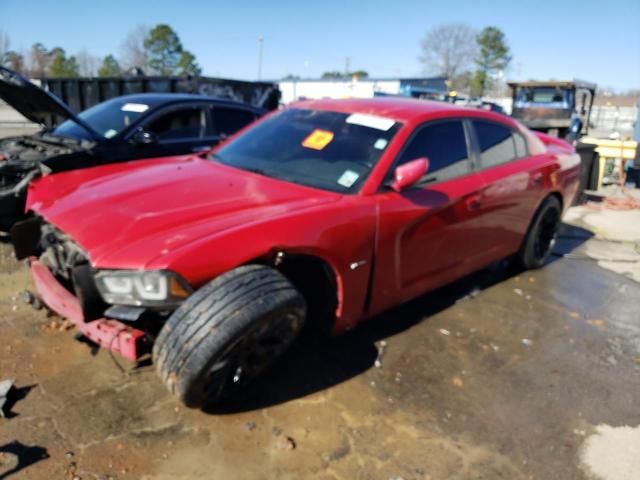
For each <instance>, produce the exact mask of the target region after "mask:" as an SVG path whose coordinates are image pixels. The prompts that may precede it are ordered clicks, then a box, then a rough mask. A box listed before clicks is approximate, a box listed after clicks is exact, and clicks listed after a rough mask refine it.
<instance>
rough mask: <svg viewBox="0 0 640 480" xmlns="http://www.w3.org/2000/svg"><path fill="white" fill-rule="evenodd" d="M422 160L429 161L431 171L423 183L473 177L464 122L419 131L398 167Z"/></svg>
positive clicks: (446, 122)
mask: <svg viewBox="0 0 640 480" xmlns="http://www.w3.org/2000/svg"><path fill="white" fill-rule="evenodd" d="M420 157H427V158H428V159H429V171H428V172H427V174H426V176H425V178H424V179H423V181H425V182H439V181H442V180H448V179H451V178H455V177H460V176H462V175H466V174H467V173H469V172H470V164H469V152H468V151H467V142H466V138H465V134H464V126H463V124H462V121H461V120H454V121H445V122H438V123H434V124H432V125H429V124H427V125H426V126H424V127H422V128H420V127H419V130H418V132H417V133H416V134H415V135H414V136H413V138H412V139H411V140H409V144H408V145H407V147H406V148H405V150H404V151H403V152H402V154H401V155H400V158H399V159H398V162H397V163H396V166H397V165H402V164H403V163H407V162H410V161H411V160H415V159H416V158H420Z"/></svg>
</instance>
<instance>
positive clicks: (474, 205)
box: [464, 195, 482, 211]
mask: <svg viewBox="0 0 640 480" xmlns="http://www.w3.org/2000/svg"><path fill="white" fill-rule="evenodd" d="M481 200H482V198H481V197H480V195H471V196H469V197H467V198H466V199H465V201H464V204H465V205H466V206H467V210H471V211H473V210H478V209H479V208H480V205H481V204H482V201H481Z"/></svg>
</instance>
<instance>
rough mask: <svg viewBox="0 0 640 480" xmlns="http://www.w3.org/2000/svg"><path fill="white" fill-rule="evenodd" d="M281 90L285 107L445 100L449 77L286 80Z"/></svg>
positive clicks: (281, 84) (282, 83)
mask: <svg viewBox="0 0 640 480" xmlns="http://www.w3.org/2000/svg"><path fill="white" fill-rule="evenodd" d="M279 87H280V91H281V92H282V98H281V101H282V103H289V102H293V101H295V100H302V99H305V98H309V99H319V98H371V97H375V96H384V95H401V96H405V97H414V98H439V99H442V98H444V96H445V95H446V93H447V85H446V77H431V78H398V79H374V78H364V79H357V78H354V79H351V80H283V81H281V82H279Z"/></svg>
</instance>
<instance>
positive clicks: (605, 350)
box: [0, 207, 640, 480]
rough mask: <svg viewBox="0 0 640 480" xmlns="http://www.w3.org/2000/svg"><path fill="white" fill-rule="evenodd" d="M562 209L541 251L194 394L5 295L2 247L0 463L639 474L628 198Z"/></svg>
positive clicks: (385, 474) (283, 475)
mask: <svg viewBox="0 0 640 480" xmlns="http://www.w3.org/2000/svg"><path fill="white" fill-rule="evenodd" d="M620 215H622V217H620ZM567 218H568V220H569V221H570V222H571V223H572V224H573V225H569V224H567V225H565V226H564V228H563V232H562V236H561V238H560V240H559V242H558V244H557V245H556V248H555V253H554V256H553V261H552V262H551V263H550V264H549V265H548V266H546V267H545V268H543V269H541V270H538V271H535V272H524V273H513V272H512V271H511V270H510V269H509V268H506V267H505V266H495V267H492V268H490V269H487V270H485V271H482V272H479V273H477V274H474V275H472V276H470V277H467V278H465V279H463V280H461V281H459V282H457V283H455V284H453V285H450V286H448V287H446V288H443V289H441V290H439V291H437V292H433V293H431V294H428V295H426V296H424V297H422V298H420V299H418V300H416V301H414V302H411V303H410V304H407V305H405V306H402V307H400V308H398V309H395V310H393V311H390V312H388V313H387V314H385V315H383V316H381V317H379V318H376V319H373V320H372V321H370V322H368V323H367V324H365V325H363V326H362V327H361V328H359V329H357V330H355V331H353V332H351V333H349V334H347V335H344V336H342V337H338V338H334V339H329V340H323V341H318V340H316V341H312V340H310V339H307V340H305V341H304V342H303V343H302V344H300V345H298V346H297V347H296V348H295V349H294V350H293V351H291V352H290V353H289V354H288V355H287V356H286V357H285V358H284V359H283V360H282V361H281V362H280V364H279V365H278V366H277V367H276V368H274V369H272V370H271V371H270V372H268V373H267V374H266V375H265V376H264V377H263V378H262V379H261V380H260V381H258V382H257V383H256V384H255V385H253V387H252V388H250V389H249V390H247V391H246V392H245V394H244V395H243V396H242V398H241V399H237V400H236V401H234V402H229V403H228V404H227V405H225V406H223V407H220V408H219V409H218V410H216V411H207V412H202V411H192V410H187V409H185V408H183V407H182V406H180V405H179V404H178V403H177V402H176V401H174V399H173V398H172V397H171V396H169V394H168V393H167V392H166V391H165V388H164V387H163V385H161V384H160V382H159V381H158V379H157V378H156V376H155V373H154V371H153V367H151V366H144V367H142V368H139V369H136V370H132V365H131V364H128V363H127V362H125V361H124V360H119V362H120V364H121V365H122V367H123V368H124V369H125V372H124V373H123V372H121V371H120V370H119V368H118V366H117V365H116V363H115V362H114V360H113V359H112V358H111V357H110V356H109V354H108V353H107V352H105V351H99V352H97V353H96V354H95V355H92V352H91V348H90V346H89V345H87V344H85V343H81V342H79V341H76V340H74V332H73V330H66V329H65V325H64V323H63V322H62V321H61V319H59V318H56V317H48V316H47V314H46V313H45V312H44V311H37V312H36V311H33V310H32V309H30V307H27V306H26V305H23V304H21V303H20V301H19V299H18V298H17V296H18V294H19V292H20V291H22V290H24V289H25V288H28V287H29V285H30V280H29V278H28V273H27V269H26V267H25V265H22V264H19V263H17V262H16V261H15V260H14V259H13V257H12V254H11V250H10V248H9V246H8V245H0V380H2V379H4V378H15V379H16V386H17V387H18V391H17V393H18V398H17V401H15V402H14V405H11V406H10V412H11V413H10V415H9V418H6V419H2V418H0V479H2V480H4V479H5V478H12V479H13V478H16V479H18V478H19V479H43V480H44V479H83V480H85V479H159V480H165V479H166V480H168V479H199V478H212V479H218V478H220V479H223V478H224V479H299V478H318V479H327V480H329V479H383V480H391V479H394V480H400V479H404V480H410V479H430V480H437V479H465V480H467V479H500V478H504V479H509V480H518V479H545V480H549V479H563V480H568V479H588V478H598V479H604V480H618V479H623V478H624V479H633V478H640V472H639V471H638V469H637V468H636V466H637V463H636V464H633V460H632V459H631V460H630V459H629V458H630V457H629V455H631V457H632V458H636V459H637V458H640V437H639V436H638V435H636V430H634V429H635V428H636V427H637V426H638V425H640V409H639V408H638V398H640V316H639V314H638V312H639V311H640V284H638V283H637V282H636V281H634V279H633V277H634V275H636V274H637V273H638V266H639V265H640V263H639V262H640V248H639V245H638V242H640V233H638V235H636V234H635V230H634V229H635V228H638V227H636V226H640V212H638V211H633V212H604V213H603V212H597V211H594V210H591V209H587V208H586V207H579V208H574V209H572V211H570V214H569V216H568V217H567ZM603 219H604V220H603ZM621 232H622V233H621ZM638 278H640V277H638ZM621 428H622V429H624V430H623V431H620V430H619V429H621ZM610 431H613V432H614V433H615V434H616V435H617V437H616V438H620V439H621V440H616V439H612V437H611V436H605V435H609V432H610ZM634 435H635V436H634ZM634 439H635V440H634ZM616 441H619V442H622V446H621V444H620V443H618V444H617V443H615V442H616ZM634 442H635V443H634ZM627 450H628V451H629V452H628V454H627V453H626V452H627ZM599 452H609V453H599ZM611 452H613V453H611ZM616 455H617V456H616ZM625 455H626V456H625ZM607 461H609V463H607ZM625 462H626V463H625ZM630 462H631V463H630ZM634 465H635V466H634ZM620 472H622V473H620Z"/></svg>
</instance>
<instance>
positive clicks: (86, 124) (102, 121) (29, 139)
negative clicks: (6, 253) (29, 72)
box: [0, 67, 266, 231]
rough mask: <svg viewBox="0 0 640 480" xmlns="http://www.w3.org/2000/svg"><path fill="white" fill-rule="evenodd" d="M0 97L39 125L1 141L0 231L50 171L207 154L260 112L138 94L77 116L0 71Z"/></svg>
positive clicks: (207, 100) (216, 101)
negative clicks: (57, 120) (41, 127)
mask: <svg viewBox="0 0 640 480" xmlns="http://www.w3.org/2000/svg"><path fill="white" fill-rule="evenodd" d="M0 99H2V100H4V101H5V102H6V103H8V104H9V105H11V106H12V107H13V108H15V109H16V110H17V111H18V112H20V113H21V114H22V115H24V116H25V117H26V118H28V119H29V120H31V121H33V122H35V123H39V124H41V125H45V124H46V121H47V119H48V118H51V117H52V116H55V117H57V118H63V119H64V121H62V122H61V123H59V124H57V125H56V126H55V127H54V128H50V129H44V130H42V131H40V132H38V133H36V134H33V135H25V136H19V137H10V138H4V139H0V230H5V231H6V230H8V229H9V228H10V227H11V226H12V225H13V224H14V223H15V222H16V221H17V220H19V219H20V218H22V216H23V211H24V204H25V200H26V190H27V186H28V184H29V182H31V181H32V180H33V179H35V178H37V177H39V176H41V175H47V174H50V173H56V172H61V171H65V170H74V169H78V168H88V167H94V166H97V165H103V164H106V163H115V162H124V161H128V160H135V159H141V158H150V157H161V156H169V155H181V154H189V153H193V152H199V151H204V150H208V149H209V148H211V147H212V146H214V145H215V144H216V143H218V142H219V141H220V140H221V139H223V138H225V137H226V136H229V135H231V134H233V133H235V132H237V131H238V130H240V129H241V128H243V127H245V126H246V125H248V124H250V123H252V122H253V121H254V120H255V119H257V118H258V117H260V116H262V115H264V114H265V113H266V111H265V110H263V109H260V108H256V107H253V106H251V105H247V104H244V103H239V102H235V101H232V100H226V99H221V98H215V97H208V96H202V95H192V94H182V93H141V94H135V95H125V96H122V97H117V98H113V99H110V100H107V101H105V102H102V103H99V104H97V105H94V106H93V107H91V108H88V109H87V110H84V111H83V112H80V113H79V114H77V115H76V114H75V113H73V111H72V110H71V109H70V108H69V107H68V106H67V105H65V104H64V103H63V102H62V101H60V100H59V99H58V98H57V97H56V96H54V95H52V94H51V93H49V92H46V91H45V90H43V89H41V88H39V87H37V86H36V85H34V84H33V83H31V82H30V81H29V80H27V79H26V78H24V77H22V76H20V75H18V74H17V73H15V72H13V71H12V70H9V69H6V68H4V67H0Z"/></svg>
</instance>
